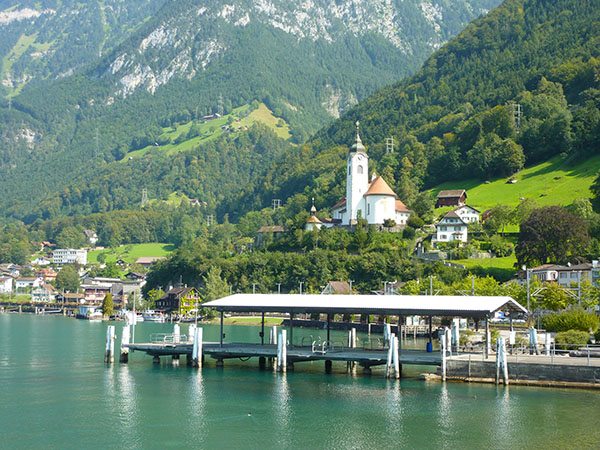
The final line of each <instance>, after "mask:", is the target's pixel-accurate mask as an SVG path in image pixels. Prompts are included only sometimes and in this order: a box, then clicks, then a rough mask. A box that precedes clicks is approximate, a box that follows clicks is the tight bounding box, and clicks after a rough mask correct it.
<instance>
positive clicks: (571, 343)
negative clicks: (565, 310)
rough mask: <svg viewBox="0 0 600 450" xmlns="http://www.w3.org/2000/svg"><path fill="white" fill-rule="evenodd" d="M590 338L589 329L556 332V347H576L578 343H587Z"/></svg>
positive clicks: (563, 348) (564, 348) (567, 348)
mask: <svg viewBox="0 0 600 450" xmlns="http://www.w3.org/2000/svg"><path fill="white" fill-rule="evenodd" d="M589 340H590V333H588V332H587V331H579V330H569V331H561V332H560V333H556V338H555V342H556V347H557V348H560V349H562V350H569V349H574V348H575V347H577V346H578V345H586V344H587V343H588V341H589Z"/></svg>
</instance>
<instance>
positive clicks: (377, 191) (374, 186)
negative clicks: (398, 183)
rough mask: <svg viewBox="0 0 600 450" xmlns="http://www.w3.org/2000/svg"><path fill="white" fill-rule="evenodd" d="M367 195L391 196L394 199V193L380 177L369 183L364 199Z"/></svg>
mask: <svg viewBox="0 0 600 450" xmlns="http://www.w3.org/2000/svg"><path fill="white" fill-rule="evenodd" d="M367 195H393V196H394V197H396V193H395V192H394V191H393V190H392V188H391V187H390V186H389V185H388V184H387V183H386V182H385V180H384V179H383V177H381V176H379V177H377V178H375V179H374V180H373V181H371V184H370V185H369V189H368V190H367V192H366V193H365V195H364V196H365V197H366V196H367Z"/></svg>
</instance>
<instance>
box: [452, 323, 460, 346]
mask: <svg viewBox="0 0 600 450" xmlns="http://www.w3.org/2000/svg"><path fill="white" fill-rule="evenodd" d="M459 324H460V319H452V351H454V352H455V353H456V354H457V355H458V347H459V345H460V330H459Z"/></svg>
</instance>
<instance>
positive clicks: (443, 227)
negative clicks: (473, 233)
mask: <svg viewBox="0 0 600 450" xmlns="http://www.w3.org/2000/svg"><path fill="white" fill-rule="evenodd" d="M467 229H468V225H467V223H466V222H465V221H463V220H462V219H461V218H460V216H459V215H458V214H457V213H456V212H454V211H450V212H449V213H447V214H446V215H445V216H444V217H442V220H440V221H439V222H438V223H436V225H435V231H436V234H435V236H434V238H433V241H434V242H454V241H458V242H467V239H468V231H467Z"/></svg>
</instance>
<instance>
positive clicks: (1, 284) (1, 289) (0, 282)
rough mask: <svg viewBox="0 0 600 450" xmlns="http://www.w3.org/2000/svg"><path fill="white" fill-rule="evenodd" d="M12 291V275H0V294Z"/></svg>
mask: <svg viewBox="0 0 600 450" xmlns="http://www.w3.org/2000/svg"><path fill="white" fill-rule="evenodd" d="M12 291H13V279H12V277H0V294H11V293H12Z"/></svg>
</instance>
